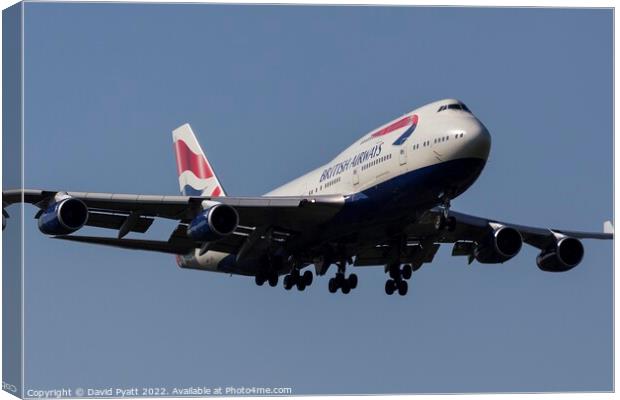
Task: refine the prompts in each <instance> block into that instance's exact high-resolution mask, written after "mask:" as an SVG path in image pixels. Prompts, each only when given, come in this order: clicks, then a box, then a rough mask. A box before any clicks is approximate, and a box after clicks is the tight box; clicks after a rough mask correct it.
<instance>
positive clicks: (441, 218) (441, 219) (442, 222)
mask: <svg viewBox="0 0 620 400" xmlns="http://www.w3.org/2000/svg"><path fill="white" fill-rule="evenodd" d="M435 229H436V230H438V231H440V230H447V231H449V232H453V231H454V229H456V218H454V217H451V216H450V197H449V196H448V195H447V194H442V195H441V214H439V215H437V218H436V219H435Z"/></svg>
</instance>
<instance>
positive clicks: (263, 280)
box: [254, 274, 265, 286]
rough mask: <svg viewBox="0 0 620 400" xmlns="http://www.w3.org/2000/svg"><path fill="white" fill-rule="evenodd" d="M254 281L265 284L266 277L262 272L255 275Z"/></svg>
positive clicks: (259, 284)
mask: <svg viewBox="0 0 620 400" xmlns="http://www.w3.org/2000/svg"><path fill="white" fill-rule="evenodd" d="M254 282H256V284H257V285H258V286H263V284H264V283H265V277H264V276H263V275H261V274H258V275H256V276H255V277H254Z"/></svg>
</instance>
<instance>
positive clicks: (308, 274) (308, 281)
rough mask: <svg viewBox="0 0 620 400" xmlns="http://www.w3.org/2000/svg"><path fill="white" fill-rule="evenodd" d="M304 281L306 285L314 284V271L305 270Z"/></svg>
mask: <svg viewBox="0 0 620 400" xmlns="http://www.w3.org/2000/svg"><path fill="white" fill-rule="evenodd" d="M302 281H303V282H304V285H306V286H310V285H312V272H310V271H306V272H304V275H303V278H302Z"/></svg>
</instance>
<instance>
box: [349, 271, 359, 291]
mask: <svg viewBox="0 0 620 400" xmlns="http://www.w3.org/2000/svg"><path fill="white" fill-rule="evenodd" d="M347 281H348V286H349V287H350V288H351V289H355V288H356V287H357V275H355V274H351V275H349V278H348V279H347Z"/></svg>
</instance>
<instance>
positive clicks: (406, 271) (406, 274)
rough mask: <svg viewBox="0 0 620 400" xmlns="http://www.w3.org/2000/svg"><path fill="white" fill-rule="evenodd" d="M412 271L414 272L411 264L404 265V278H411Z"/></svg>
mask: <svg viewBox="0 0 620 400" xmlns="http://www.w3.org/2000/svg"><path fill="white" fill-rule="evenodd" d="M412 273H413V269H412V268H411V265H409V264H405V265H404V266H403V270H402V271H401V274H402V276H403V279H410V278H411V274H412Z"/></svg>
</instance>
